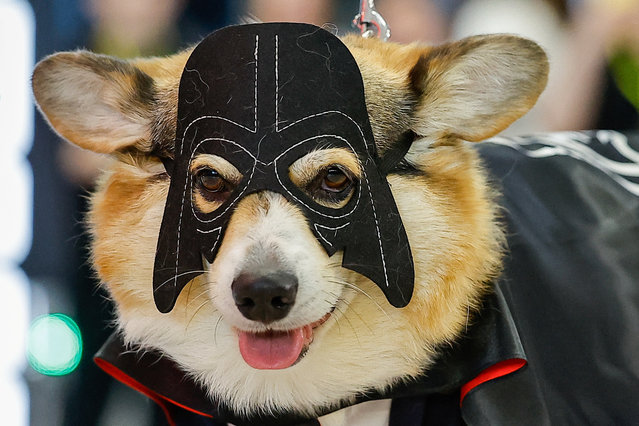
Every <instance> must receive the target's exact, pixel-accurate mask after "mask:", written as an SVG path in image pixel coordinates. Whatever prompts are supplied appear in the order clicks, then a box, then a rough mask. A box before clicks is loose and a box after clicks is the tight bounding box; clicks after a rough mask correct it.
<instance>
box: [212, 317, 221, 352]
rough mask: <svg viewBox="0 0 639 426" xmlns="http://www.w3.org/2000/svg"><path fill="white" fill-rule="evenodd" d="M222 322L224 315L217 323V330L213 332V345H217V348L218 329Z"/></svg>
mask: <svg viewBox="0 0 639 426" xmlns="http://www.w3.org/2000/svg"><path fill="white" fill-rule="evenodd" d="M220 322H222V315H220V316H219V318H218V319H217V321H216V322H215V328H214V330H213V343H214V344H215V346H217V327H218V326H219V325H220Z"/></svg>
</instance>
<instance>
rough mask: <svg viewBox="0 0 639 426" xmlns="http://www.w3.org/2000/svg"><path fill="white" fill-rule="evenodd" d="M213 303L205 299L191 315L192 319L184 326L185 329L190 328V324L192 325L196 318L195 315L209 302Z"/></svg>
mask: <svg viewBox="0 0 639 426" xmlns="http://www.w3.org/2000/svg"><path fill="white" fill-rule="evenodd" d="M208 303H211V301H210V300H205V301H204V303H202V304H201V305H200V306H199V307H198V308H197V309H196V310H195V312H194V313H193V315H192V316H191V319H190V320H189V322H188V323H187V324H186V327H185V328H184V331H186V330H188V328H189V325H191V322H192V321H193V319H195V316H196V315H197V314H198V313H199V312H200V311H201V310H202V309H203V308H204V307H205V306H206V305H207V304H208Z"/></svg>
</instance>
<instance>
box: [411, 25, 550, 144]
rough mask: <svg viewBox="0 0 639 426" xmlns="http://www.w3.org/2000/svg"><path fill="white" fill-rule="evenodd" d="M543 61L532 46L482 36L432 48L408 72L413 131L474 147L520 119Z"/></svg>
mask: <svg viewBox="0 0 639 426" xmlns="http://www.w3.org/2000/svg"><path fill="white" fill-rule="evenodd" d="M547 76H548V59H547V57H546V54H545V53H544V51H543V50H542V49H541V47H539V46H538V45H537V44H536V43H534V42H532V41H530V40H527V39H523V38H520V37H516V36H512V35H485V36H476V37H469V38H466V39H463V40H461V41H458V42H453V43H448V44H445V45H442V46H438V47H435V48H432V49H431V50H429V51H428V52H426V53H424V54H423V55H422V56H421V57H420V58H419V60H418V61H417V63H416V64H415V66H414V67H413V68H412V70H411V71H410V73H409V82H410V85H411V87H412V88H413V90H414V91H415V93H416V94H417V95H418V97H419V99H420V100H419V104H418V106H417V108H416V111H415V120H416V124H415V125H414V129H413V130H414V131H415V132H416V133H417V134H418V135H420V136H425V137H429V138H433V139H436V140H440V141H441V140H447V139H463V140H466V141H472V142H477V141H481V140H483V139H486V138H488V137H491V136H493V135H495V134H497V133H499V132H500V131H502V130H503V129H505V128H506V127H508V126H509V125H510V124H511V123H512V122H513V121H515V120H516V119H518V118H519V117H521V116H522V115H524V114H525V113H526V112H527V111H528V110H529V109H530V108H532V106H533V105H534V104H535V102H536V101H537V98H538V97H539V95H540V94H541V92H542V91H543V89H544V87H545V86H546V81H547Z"/></svg>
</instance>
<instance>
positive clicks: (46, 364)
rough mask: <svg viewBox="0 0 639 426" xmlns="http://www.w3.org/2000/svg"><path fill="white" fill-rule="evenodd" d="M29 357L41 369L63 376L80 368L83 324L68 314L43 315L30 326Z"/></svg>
mask: <svg viewBox="0 0 639 426" xmlns="http://www.w3.org/2000/svg"><path fill="white" fill-rule="evenodd" d="M28 345H29V346H28V350H27V358H28V359H29V364H30V365H31V367H32V368H33V369H34V370H35V371H37V372H38V373H42V374H46V375H48V376H62V375H65V374H69V373H71V372H72V371H73V370H75V369H76V367H77V366H78V364H79V363H80V358H81V357H82V335H81V333H80V328H78V325H77V324H76V323H75V321H73V320H72V319H71V318H70V317H68V316H67V315H64V314H49V315H42V316H40V317H38V318H36V319H35V320H34V321H33V323H32V324H31V328H30V330H29V342H28Z"/></svg>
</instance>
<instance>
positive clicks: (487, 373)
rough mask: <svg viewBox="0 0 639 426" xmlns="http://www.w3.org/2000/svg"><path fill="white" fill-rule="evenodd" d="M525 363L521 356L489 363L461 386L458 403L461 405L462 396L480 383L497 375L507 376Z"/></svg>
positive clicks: (495, 377) (497, 376)
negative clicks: (492, 363)
mask: <svg viewBox="0 0 639 426" xmlns="http://www.w3.org/2000/svg"><path fill="white" fill-rule="evenodd" d="M524 365H526V360H525V359H521V358H511V359H507V360H504V361H500V362H498V363H497V364H494V365H491V366H490V367H488V368H486V369H484V370H483V371H482V372H481V373H479V374H478V375H477V376H476V377H475V378H474V379H472V380H471V381H470V382H468V383H466V384H465V385H463V386H462V387H461V393H460V397H459V405H460V406H461V404H462V402H463V401H464V398H465V397H466V395H467V394H468V392H470V391H471V390H473V389H475V388H476V387H477V386H479V385H481V384H482V383H486V382H488V381H490V380H494V379H497V378H499V377H503V376H507V375H508V374H511V373H514V372H515V371H517V370H519V369H520V368H522V367H523V366H524Z"/></svg>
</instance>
